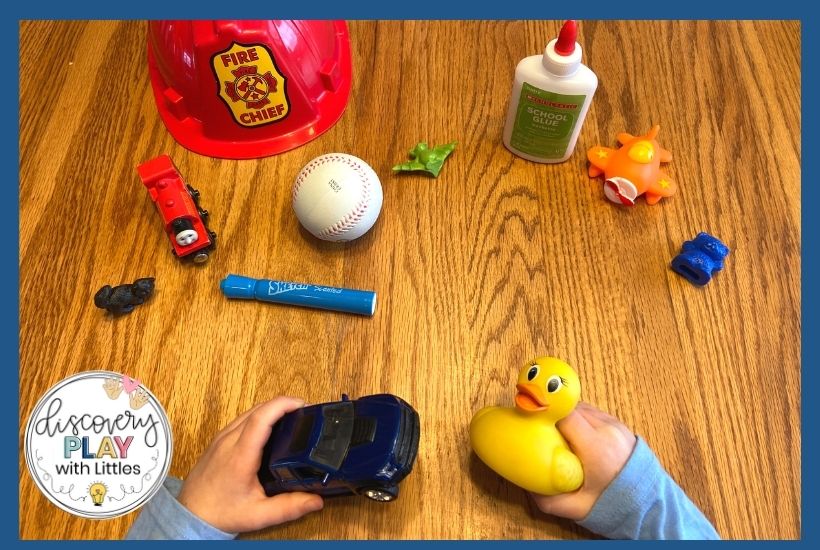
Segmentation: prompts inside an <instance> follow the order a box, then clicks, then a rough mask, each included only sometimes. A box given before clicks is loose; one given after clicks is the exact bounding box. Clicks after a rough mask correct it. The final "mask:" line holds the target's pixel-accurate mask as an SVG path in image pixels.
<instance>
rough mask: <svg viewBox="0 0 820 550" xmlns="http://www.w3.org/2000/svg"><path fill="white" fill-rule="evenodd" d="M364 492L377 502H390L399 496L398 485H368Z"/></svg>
mask: <svg viewBox="0 0 820 550" xmlns="http://www.w3.org/2000/svg"><path fill="white" fill-rule="evenodd" d="M362 494H363V495H364V496H366V497H367V498H369V499H371V500H375V501H377V502H390V501H391V500H395V499H396V497H398V496H399V488H398V487H368V488H367V489H365V490H364V491H362Z"/></svg>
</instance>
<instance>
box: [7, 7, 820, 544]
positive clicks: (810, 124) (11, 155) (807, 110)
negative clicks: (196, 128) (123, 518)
mask: <svg viewBox="0 0 820 550" xmlns="http://www.w3.org/2000/svg"><path fill="white" fill-rule="evenodd" d="M80 4H81V5H80ZM430 4H435V5H434V6H430V5H429V4H426V3H422V2H420V3H409V2H407V3H393V2H383V3H379V4H375V3H374V2H372V1H371V2H361V1H359V2H357V1H347V2H338V0H335V1H333V0H312V1H311V2H309V3H306V4H303V5H300V4H298V3H293V4H291V5H289V6H288V5H285V6H283V5H282V3H266V4H262V5H260V6H259V8H260V9H258V10H255V11H254V13H242V14H235V13H234V14H229V13H226V12H228V11H230V7H231V6H230V5H229V4H225V3H224V2H215V1H213V0H198V1H196V3H194V1H193V0H183V1H182V2H175V3H173V4H171V3H169V2H167V0H165V1H157V0H143V1H142V2H140V3H139V4H129V5H125V6H123V5H116V4H115V3H113V2H110V0H109V1H107V2H103V1H101V0H94V1H88V2H64V3H57V2H53V1H51V0H48V1H46V2H40V3H36V4H35V3H28V4H13V5H12V6H11V10H10V12H11V13H10V14H9V15H11V16H12V17H11V18H4V19H3V20H2V23H0V25H2V31H4V32H0V43H2V44H3V46H4V47H3V48H2V51H5V52H14V54H15V55H14V58H16V59H19V21H20V20H23V19H145V18H159V17H163V18H180V19H183V18H198V19H205V18H213V17H229V16H231V15H233V16H234V17H277V18H282V17H293V18H297V17H302V18H340V19H415V18H418V17H422V16H429V15H435V16H436V18H439V19H465V18H470V19H481V18H487V19H517V18H526V19H544V18H550V19H563V18H571V17H580V18H583V16H584V15H585V14H586V15H587V16H588V18H594V19H624V18H626V19H675V18H679V19H800V20H801V33H802V43H801V65H802V67H801V68H802V78H801V86H802V93H801V103H802V105H801V110H802V120H801V130H802V145H801V155H802V152H803V151H806V150H809V151H812V150H813V145H815V144H816V143H817V134H818V128H819V127H818V124H817V123H818V116H817V111H818V110H817V107H816V105H815V104H814V103H813V102H812V99H815V98H819V97H820V90H818V86H817V60H816V59H815V58H813V57H811V55H810V52H812V51H814V52H820V45H818V39H817V36H818V31H820V25H818V19H817V18H816V17H811V16H810V15H809V13H808V11H807V8H806V7H803V6H801V3H799V2H797V1H794V0H780V1H778V2H776V3H773V2H762V1H760V0H750V1H746V2H743V3H740V2H734V1H732V2H726V3H717V2H715V1H714V0H689V1H688V2H686V3H685V4H684V3H681V4H678V5H671V6H670V5H667V6H662V7H661V8H660V9H653V7H648V6H647V5H646V4H645V3H642V2H641V3H638V2H635V3H634V4H632V6H630V7H628V8H626V9H619V8H620V6H621V5H622V3H615V2H606V3H605V2H603V1H601V0H592V1H588V2H586V3H585V5H584V7H583V9H582V10H575V11H573V10H571V9H568V8H569V6H567V5H564V6H561V7H560V8H559V9H553V8H552V7H551V6H550V5H549V3H547V2H537V3H535V2H529V3H525V2H520V1H518V2H504V3H499V2H493V3H490V2H486V1H484V2H481V3H476V2H467V1H464V0H449V1H447V2H435V3H430ZM421 6H426V9H423V10H422V9H419V8H420V7H421ZM283 7H284V10H283V9H282V8H283ZM430 7H433V8H434V9H432V10H431V9H429V8H430ZM6 58H7V59H11V55H9V54H8V53H7V55H6ZM18 69H19V64H18ZM17 83H18V85H17V86H14V87H12V86H8V85H7V86H3V87H0V97H2V99H3V101H2V105H3V108H2V115H0V116H2V124H3V128H4V129H5V130H6V131H5V132H4V133H3V134H2V136H3V137H2V140H3V141H4V142H5V143H4V145H5V146H4V147H2V149H0V155H2V160H3V164H2V165H3V166H7V167H9V168H7V170H6V171H7V172H8V173H9V174H8V175H9V176H10V177H9V178H8V180H10V181H7V183H6V185H4V188H6V189H7V192H10V194H11V197H12V198H13V199H14V200H5V201H2V202H0V234H1V235H3V238H2V239H0V247H1V248H0V257H4V258H8V259H9V262H11V261H12V259H13V258H14V259H18V260H19V151H18V144H19V126H18V125H19V70H18V72H17ZM12 128H14V131H11V129H12ZM801 164H802V163H801ZM817 206H818V189H817V187H816V186H815V185H804V186H802V205H801V224H802V227H801V230H802V235H803V236H804V237H805V236H808V237H809V238H808V240H807V241H806V244H807V246H805V245H804V244H803V243H801V246H803V248H802V289H801V293H802V294H801V295H802V303H803V304H807V305H808V306H809V307H807V308H802V312H801V316H802V335H803V336H805V335H806V334H809V335H812V334H814V335H817V334H818V323H817V318H818V311H820V308H818V307H817V306H818V304H817V302H818V291H817V288H816V286H814V285H812V284H811V283H810V281H818V270H817V267H816V259H815V253H816V251H817V250H816V249H817V244H816V241H814V239H813V237H814V236H815V235H816V234H817V232H818V225H820V222H818V220H819V219H820V217H818V216H806V215H805V214H806V213H814V209H815V208H816V207H817ZM7 265H8V264H7ZM18 266H19V261H15V263H14V264H13V266H12V267H11V269H7V270H4V271H3V272H2V273H0V283H2V288H3V289H4V291H3V292H2V295H0V320H2V321H3V323H2V325H0V326H3V327H6V328H5V329H4V330H2V331H0V349H2V354H3V359H4V361H3V364H5V365H6V369H7V370H10V369H11V368H12V367H11V365H14V374H13V377H12V378H13V380H12V383H6V384H4V385H3V386H2V390H0V391H2V399H0V411H2V413H3V415H4V417H6V418H19V410H18V409H19V394H18V388H19V383H20V380H19V267H18ZM802 340H803V341H802V352H801V364H808V365H809V368H807V369H805V370H803V372H802V381H801V406H802V411H801V413H802V424H801V426H802V427H805V426H806V424H807V422H806V421H807V420H808V419H810V418H817V417H818V405H817V403H818V400H816V399H809V400H807V399H805V388H810V389H813V388H815V387H817V385H816V384H815V382H816V380H817V373H816V371H815V369H813V368H811V367H812V366H813V365H812V363H811V362H809V363H807V362H806V358H810V357H816V356H817V351H818V339H817V338H809V339H806V338H803V339H802ZM12 425H13V424H12V423H10V422H6V423H3V424H2V430H3V433H6V434H9V435H11V434H10V432H11V431H12V430H11V429H10V426H12ZM809 425H810V426H811V424H809ZM801 431H802V437H801V441H802V454H801V456H802V459H801V465H802V483H801V487H802V496H801V505H802V511H801V516H802V520H801V523H802V540H801V541H800V542H798V543H796V544H801V545H802V544H804V543H806V542H810V543H816V542H817V541H818V536H817V533H818V524H817V522H813V521H808V522H806V521H804V520H805V519H806V518H810V519H811V518H814V517H815V515H814V514H815V513H816V510H817V505H816V503H815V502H814V500H813V498H811V499H810V498H806V497H807V496H813V494H814V491H815V490H817V488H818V485H817V478H818V476H817V471H816V469H815V468H814V465H816V464H817V463H818V462H817V453H816V452H815V440H814V439H813V438H811V440H810V439H809V438H807V435H813V434H812V431H811V430H810V429H809V430H806V429H801ZM20 433H21V432H20V429H19V427H18V430H17V431H15V432H14V437H15V438H17V443H18V452H19V445H20V444H21V443H22V440H21V439H20ZM18 460H19V456H18V455H17V454H15V455H12V454H11V453H8V454H7V455H3V456H2V457H0V464H2V466H3V469H2V470H3V475H2V487H3V488H4V489H6V491H4V493H3V494H6V495H15V496H14V498H13V500H12V502H11V504H10V506H8V508H7V507H6V506H3V508H4V509H5V510H6V512H5V513H3V514H0V527H1V528H2V533H3V535H4V536H3V539H5V540H8V541H16V542H13V544H15V545H22V544H26V545H30V544H48V543H45V542H29V541H25V542H24V541H19V539H18V536H19V509H18V497H17V493H18V483H19V475H20V470H19V463H18ZM63 544H71V545H77V544H84V543H82V542H64V543H63ZM95 544H116V542H113V543H112V542H104V541H99V542H96V543H95ZM126 544H137V543H134V542H129V543H126ZM342 544H343V546H351V547H352V545H353V544H357V545H359V544H370V545H373V544H385V543H383V542H367V541H356V542H347V543H342ZM389 544H391V545H395V546H409V545H413V544H416V543H413V542H401V541H399V542H390V543H389ZM423 544H425V545H427V544H433V545H435V546H439V545H442V544H447V545H453V544H458V545H465V544H467V545H470V546H479V545H486V544H488V543H487V542H481V541H470V542H458V543H454V542H425V543H423ZM493 544H497V543H493ZM503 544H505V545H513V544H514V545H516V546H522V545H529V546H533V547H534V545H543V544H546V543H545V542H540V541H535V542H530V541H526V542H524V541H505V542H504V543H503ZM607 544H624V543H618V542H608V543H607ZM627 544H628V543H627ZM654 544H658V543H654ZM679 544H686V543H679ZM758 544H760V543H758ZM780 544H783V542H780ZM791 544H795V543H791ZM277 545H283V546H285V547H289V548H290V547H299V548H302V549H304V548H318V547H319V546H320V545H325V543H321V542H293V541H278V542H277Z"/></svg>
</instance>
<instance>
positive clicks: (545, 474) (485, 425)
mask: <svg viewBox="0 0 820 550" xmlns="http://www.w3.org/2000/svg"><path fill="white" fill-rule="evenodd" d="M515 387H516V389H517V390H518V393H517V394H516V396H515V407H514V408H509V407H485V408H483V409H481V410H480V411H478V412H477V413H476V414H475V416H473V420H472V422H470V443H471V444H472V446H473V450H474V451H475V453H476V454H477V455H478V457H479V458H480V459H481V460H483V461H484V463H485V464H487V466H489V467H490V468H492V469H493V470H494V471H495V472H497V473H498V474H500V475H501V476H502V477H504V478H506V479H507V480H509V481H512V482H513V483H515V484H516V485H518V486H520V487H523V488H524V489H526V490H528V491H531V492H533V493H537V494H540V495H557V494H559V493H569V492H572V491H575V490H576V489H578V488H579V487H580V486H581V484H582V483H583V482H584V470H583V468H582V467H581V461H580V460H578V457H577V456H575V455H574V454H573V453H572V451H571V450H570V448H569V445H567V442H566V440H565V439H564V437H563V436H562V435H561V432H559V431H558V428H556V427H555V423H556V422H558V421H559V420H561V419H562V418H564V417H565V416H567V415H568V414H569V413H571V412H572V410H573V409H574V408H575V406H576V405H577V404H578V400H579V399H580V397H581V382H580V380H579V379H578V374H577V373H576V372H575V371H574V370H573V369H572V367H570V366H569V365H567V364H566V363H565V362H563V361H561V360H560V359H556V358H555V357H539V358H537V359H535V360H533V361H530V362H528V363H527V364H526V365H524V368H522V369H521V372H520V374H519V375H518V384H516V386H515Z"/></svg>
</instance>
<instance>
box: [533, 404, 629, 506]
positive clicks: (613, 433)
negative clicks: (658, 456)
mask: <svg viewBox="0 0 820 550" xmlns="http://www.w3.org/2000/svg"><path fill="white" fill-rule="evenodd" d="M558 430H559V431H560V432H561V434H562V435H563V436H564V438H565V439H566V440H567V443H569V446H570V447H571V448H572V452H574V453H575V454H576V455H577V456H578V458H579V459H580V460H581V464H582V465H583V467H584V484H583V485H582V486H581V488H580V489H578V490H577V491H575V492H573V493H565V494H561V495H555V496H544V495H535V494H534V495H532V497H533V500H535V504H536V506H538V508H539V509H540V510H541V511H542V512H544V513H547V514H552V515H554V516H560V517H564V518H569V519H572V520H574V521H580V520H582V519H584V518H585V517H586V516H587V515H588V514H589V512H590V511H591V510H592V507H593V506H594V505H595V502H596V501H597V500H598V497H600V496H601V494H602V493H603V492H604V490H605V489H606V488H607V486H608V485H609V484H610V483H611V482H612V480H614V479H615V477H616V476H617V475H618V474H619V473H620V471H621V470H622V469H623V467H624V465H625V464H626V461H627V460H629V457H630V455H631V454H632V450H633V449H634V448H635V443H636V442H637V439H636V438H635V434H633V433H632V432H631V431H630V429H629V428H627V427H626V426H624V425H623V424H622V423H621V422H620V421H619V420H618V419H617V418H615V417H614V416H610V415H608V414H607V413H605V412H603V411H600V410H598V409H596V408H595V407H593V406H591V405H587V404H586V403H579V404H578V406H577V407H576V408H575V410H574V411H572V413H570V415H569V416H567V417H566V418H564V419H563V420H561V421H559V422H558Z"/></svg>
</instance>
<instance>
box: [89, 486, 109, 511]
mask: <svg viewBox="0 0 820 550" xmlns="http://www.w3.org/2000/svg"><path fill="white" fill-rule="evenodd" d="M106 491H108V488H107V487H106V486H105V485H104V484H102V483H101V482H99V481H98V482H97V483H92V484H91V487H89V488H88V494H89V495H91V500H92V501H93V502H94V506H102V503H103V498H105V492H106Z"/></svg>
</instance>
